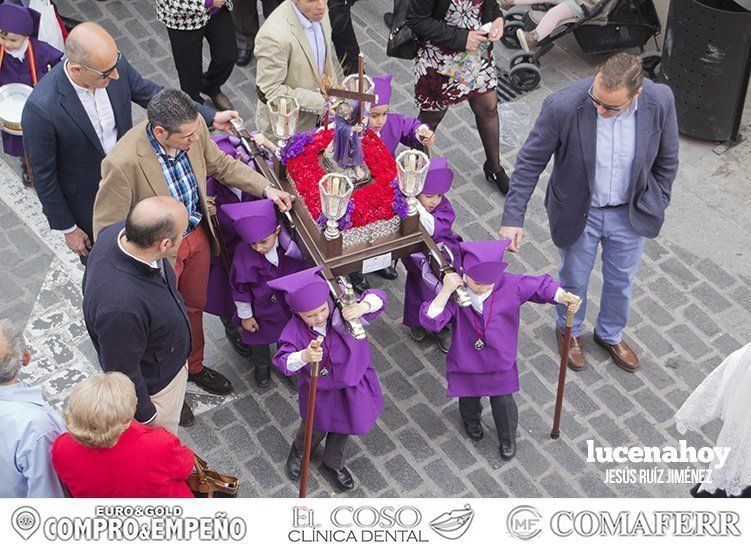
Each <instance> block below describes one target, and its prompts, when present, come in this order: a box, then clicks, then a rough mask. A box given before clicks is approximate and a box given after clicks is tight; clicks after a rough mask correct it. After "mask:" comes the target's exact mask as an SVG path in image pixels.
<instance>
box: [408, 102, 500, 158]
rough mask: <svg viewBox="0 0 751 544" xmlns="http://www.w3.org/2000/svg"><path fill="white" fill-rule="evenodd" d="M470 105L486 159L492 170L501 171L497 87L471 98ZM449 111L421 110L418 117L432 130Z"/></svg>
mask: <svg viewBox="0 0 751 544" xmlns="http://www.w3.org/2000/svg"><path fill="white" fill-rule="evenodd" d="M469 107H470V108H472V113H474V114H475V124H476V125H477V132H478V133H479V134H480V140H481V141H482V147H483V149H484V150H485V159H486V160H487V162H488V166H489V167H490V171H491V172H499V171H500V170H501V159H500V148H499V139H500V134H499V126H498V95H497V94H496V92H495V89H494V90H492V91H490V92H487V93H484V94H479V95H475V96H473V97H472V98H470V99H469ZM447 111H448V110H443V111H427V110H420V115H418V116H417V118H418V119H419V120H420V121H422V122H423V123H425V124H427V125H428V126H429V127H430V129H431V130H433V131H435V129H436V128H438V125H439V124H440V123H441V121H442V120H443V116H444V115H446V112H447Z"/></svg>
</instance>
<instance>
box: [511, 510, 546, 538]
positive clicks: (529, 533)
mask: <svg viewBox="0 0 751 544" xmlns="http://www.w3.org/2000/svg"><path fill="white" fill-rule="evenodd" d="M506 529H507V530H508V532H509V534H510V535H511V536H513V537H514V538H518V539H520V540H530V539H533V538H534V537H536V536H537V535H539V534H540V532H541V531H542V515H540V512H538V511H537V508H535V507H534V506H526V505H525V506H517V507H516V508H514V509H513V510H511V512H509V514H508V517H507V518H506Z"/></svg>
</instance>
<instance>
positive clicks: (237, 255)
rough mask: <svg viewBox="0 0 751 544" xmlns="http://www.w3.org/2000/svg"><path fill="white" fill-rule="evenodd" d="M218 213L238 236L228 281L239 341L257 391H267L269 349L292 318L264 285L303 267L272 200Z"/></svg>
mask: <svg viewBox="0 0 751 544" xmlns="http://www.w3.org/2000/svg"><path fill="white" fill-rule="evenodd" d="M222 211H223V212H224V213H225V214H226V215H227V217H228V218H229V219H230V220H232V222H233V226H234V228H235V231H236V232H237V234H238V235H239V236H240V238H241V240H240V241H239V242H238V243H237V246H236V248H235V252H234V257H233V259H232V268H231V269H230V273H229V277H230V285H231V286H232V298H233V300H234V301H235V305H236V306H237V315H238V317H239V318H240V319H241V320H242V331H241V336H242V341H243V342H244V343H245V344H248V345H250V346H254V348H253V358H254V359H255V369H254V374H255V380H256V383H257V384H258V385H259V387H267V386H268V385H269V382H270V377H271V373H270V366H271V352H270V350H269V345H270V344H273V343H275V342H276V341H277V340H279V336H280V335H281V333H282V329H283V328H284V326H285V325H286V324H287V322H288V321H289V320H290V318H291V317H292V313H291V311H290V309H289V307H288V306H287V304H286V303H285V302H284V300H282V299H281V297H277V295H276V293H274V292H273V291H272V290H271V288H270V287H269V286H268V282H269V281H271V280H274V279H277V278H281V277H282V276H286V275H287V274H291V273H293V272H298V271H300V270H303V269H305V268H307V266H308V265H307V263H306V262H305V259H304V258H303V255H302V253H301V252H300V249H299V248H298V247H297V245H296V244H295V243H294V242H293V241H292V239H291V238H290V236H289V234H287V232H286V231H285V230H284V229H282V226H281V225H280V224H279V221H278V220H277V216H276V209H275V207H274V202H273V201H271V200H265V199H264V200H256V201H254V202H242V203H239V204H225V205H224V206H223V208H222Z"/></svg>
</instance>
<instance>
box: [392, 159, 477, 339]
mask: <svg viewBox="0 0 751 544" xmlns="http://www.w3.org/2000/svg"><path fill="white" fill-rule="evenodd" d="M453 180H454V173H453V172H452V170H451V169H450V168H449V165H448V159H446V158H444V157H434V158H433V159H431V160H430V166H429V169H428V175H427V177H426V178H425V185H424V186H423V189H422V192H421V193H420V194H419V195H417V211H418V212H419V213H420V223H422V226H423V227H425V230H426V231H428V234H430V235H431V236H432V238H433V241H434V242H435V243H436V244H440V243H443V244H445V246H446V247H447V248H448V250H449V251H450V252H451V253H452V254H453V255H454V257H455V258H456V261H455V262H454V266H455V267H457V269H458V267H459V265H460V262H459V258H460V253H461V252H460V250H459V243H460V242H461V241H462V237H461V236H459V235H458V234H456V233H455V232H454V231H452V230H451V227H452V226H453V224H454V219H456V214H455V213H454V208H452V207H451V202H450V201H449V199H448V197H447V196H446V193H448V191H449V189H451V183H452V181H453ZM402 264H403V265H404V268H406V269H407V281H406V283H405V284H404V317H403V319H402V323H403V324H404V325H406V326H407V327H409V334H410V336H412V338H413V339H415V340H416V341H418V342H419V341H421V340H423V339H424V338H425V329H424V328H423V327H422V325H420V306H422V303H423V302H425V301H430V300H432V299H433V298H434V297H435V295H436V294H437V292H438V289H439V284H438V281H437V279H436V278H435V276H433V275H432V272H430V271H429V269H427V268H426V269H425V271H423V268H424V267H427V266H428V265H427V263H426V262H425V256H424V255H423V254H422V253H416V254H414V255H410V256H409V257H407V258H404V259H402ZM437 340H438V347H439V349H440V350H441V351H442V352H444V353H448V350H449V346H451V331H450V330H449V329H448V328H444V329H443V330H441V331H440V332H439V333H438V334H437Z"/></svg>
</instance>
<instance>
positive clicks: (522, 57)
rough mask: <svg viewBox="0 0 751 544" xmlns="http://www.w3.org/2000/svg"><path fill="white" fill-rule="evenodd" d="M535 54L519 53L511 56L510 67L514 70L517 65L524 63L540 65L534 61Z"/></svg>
mask: <svg viewBox="0 0 751 544" xmlns="http://www.w3.org/2000/svg"><path fill="white" fill-rule="evenodd" d="M534 56H535V55H534V53H527V52H526V51H519V52H518V53H514V54H513V55H512V56H511V60H509V62H508V67H509V68H513V67H514V66H516V65H517V64H521V63H523V62H526V63H530V64H539V61H535V60H534Z"/></svg>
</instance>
